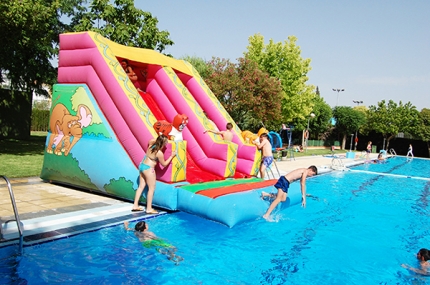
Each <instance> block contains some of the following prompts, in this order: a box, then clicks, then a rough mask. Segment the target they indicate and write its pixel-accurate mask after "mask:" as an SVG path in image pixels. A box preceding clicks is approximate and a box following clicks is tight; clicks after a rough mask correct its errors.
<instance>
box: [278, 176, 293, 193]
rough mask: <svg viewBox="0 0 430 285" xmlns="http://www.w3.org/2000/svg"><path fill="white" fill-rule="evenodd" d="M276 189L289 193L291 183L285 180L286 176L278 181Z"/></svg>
mask: <svg viewBox="0 0 430 285" xmlns="http://www.w3.org/2000/svg"><path fill="white" fill-rule="evenodd" d="M274 186H275V188H276V189H281V190H282V191H284V192H285V193H288V188H289V187H290V182H289V181H288V180H287V178H285V176H281V177H279V179H278V182H276V184H275V185H274Z"/></svg>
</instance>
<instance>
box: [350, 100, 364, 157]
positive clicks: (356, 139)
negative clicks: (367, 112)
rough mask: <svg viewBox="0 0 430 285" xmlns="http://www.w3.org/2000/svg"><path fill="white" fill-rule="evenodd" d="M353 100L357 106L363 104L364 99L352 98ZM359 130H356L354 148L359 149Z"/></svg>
mask: <svg viewBox="0 0 430 285" xmlns="http://www.w3.org/2000/svg"><path fill="white" fill-rule="evenodd" d="M352 102H354V103H355V104H357V106H360V104H363V101H358V100H352ZM357 132H358V131H355V145H354V150H357V143H358V137H357Z"/></svg>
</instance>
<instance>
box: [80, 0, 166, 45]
mask: <svg viewBox="0 0 430 285" xmlns="http://www.w3.org/2000/svg"><path fill="white" fill-rule="evenodd" d="M157 24H158V19H157V18H156V17H154V16H152V14H151V13H150V12H146V11H143V10H141V9H138V8H136V7H135V6H134V0H114V1H110V0H93V1H91V4H90V5H89V9H83V8H82V7H81V8H80V9H77V12H76V13H75V15H74V17H73V18H72V25H73V30H74V31H76V32H80V31H94V32H97V33H99V34H101V35H102V36H104V37H106V38H108V39H110V40H112V41H114V42H117V43H119V44H122V45H126V46H132V47H140V48H147V49H153V50H157V51H159V52H163V51H164V50H165V49H166V47H168V46H171V45H173V44H174V43H173V41H172V40H171V39H170V38H169V36H170V33H169V32H168V31H160V30H159V29H158V27H157Z"/></svg>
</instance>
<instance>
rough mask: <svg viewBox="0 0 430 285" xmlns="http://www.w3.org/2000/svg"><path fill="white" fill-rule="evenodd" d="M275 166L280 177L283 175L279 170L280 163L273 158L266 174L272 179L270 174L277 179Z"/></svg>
mask: <svg viewBox="0 0 430 285" xmlns="http://www.w3.org/2000/svg"><path fill="white" fill-rule="evenodd" d="M273 166H275V168H276V171H277V172H278V177H281V173H280V172H279V169H278V165H277V164H276V159H273V163H272V164H271V165H270V167H267V168H266V174H267V178H268V179H270V174H272V176H273V179H275V178H276V177H275V174H274V173H273V170H272V167H273Z"/></svg>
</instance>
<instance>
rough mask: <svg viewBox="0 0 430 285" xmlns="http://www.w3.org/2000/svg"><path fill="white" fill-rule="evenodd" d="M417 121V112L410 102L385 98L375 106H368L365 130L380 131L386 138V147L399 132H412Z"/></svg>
mask: <svg viewBox="0 0 430 285" xmlns="http://www.w3.org/2000/svg"><path fill="white" fill-rule="evenodd" d="M418 122H419V112H418V111H417V110H416V108H415V106H413V105H412V104H411V103H410V102H408V103H406V104H403V103H402V101H400V102H399V104H396V103H395V102H394V101H392V100H389V101H388V103H386V102H385V100H382V101H381V102H378V105H377V106H374V105H372V106H370V107H369V111H368V123H367V129H366V130H367V131H371V130H374V131H375V132H377V133H381V134H382V136H383V137H384V138H385V139H386V140H387V147H386V148H387V149H388V146H389V143H390V140H391V139H392V138H394V137H395V136H396V135H397V134H398V133H399V132H406V133H414V132H415V131H416V129H417V126H418Z"/></svg>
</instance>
